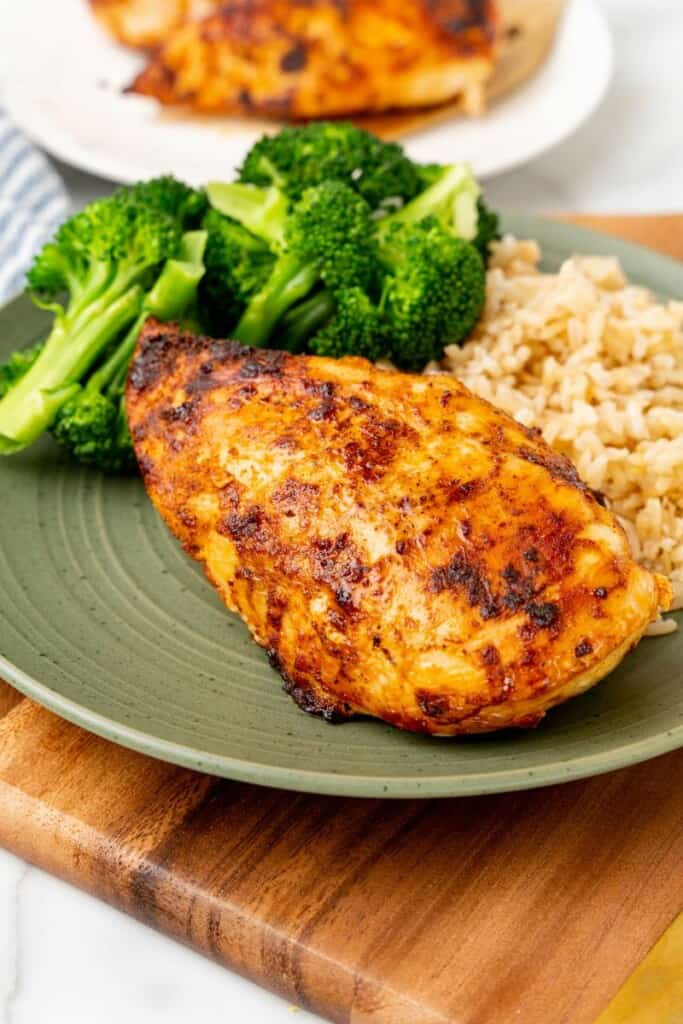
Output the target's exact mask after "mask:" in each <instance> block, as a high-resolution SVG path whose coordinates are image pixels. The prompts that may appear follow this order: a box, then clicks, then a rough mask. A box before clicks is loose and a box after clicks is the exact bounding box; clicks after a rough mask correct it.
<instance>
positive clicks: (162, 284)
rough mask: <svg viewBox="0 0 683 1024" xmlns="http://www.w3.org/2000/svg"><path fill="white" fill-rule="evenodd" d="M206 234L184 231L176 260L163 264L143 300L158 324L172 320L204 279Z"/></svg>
mask: <svg viewBox="0 0 683 1024" xmlns="http://www.w3.org/2000/svg"><path fill="white" fill-rule="evenodd" d="M207 238H208V232H206V231H186V232H185V234H184V235H183V237H182V240H181V243H180V253H179V257H178V258H177V259H171V260H167V261H166V263H165V265H164V268H163V270H162V271H161V274H160V275H159V277H158V278H157V280H156V282H155V283H154V285H153V287H152V288H151V290H150V292H149V293H148V295H147V298H146V299H145V309H146V311H147V313H148V314H151V315H152V316H156V317H158V319H159V320H176V319H177V318H178V317H180V316H182V315H183V314H184V313H185V312H186V310H187V308H188V306H190V304H191V303H192V302H193V301H194V299H195V297H196V295H197V286H198V284H199V282H200V281H201V279H202V277H203V275H204V249H205V248H206V240H207Z"/></svg>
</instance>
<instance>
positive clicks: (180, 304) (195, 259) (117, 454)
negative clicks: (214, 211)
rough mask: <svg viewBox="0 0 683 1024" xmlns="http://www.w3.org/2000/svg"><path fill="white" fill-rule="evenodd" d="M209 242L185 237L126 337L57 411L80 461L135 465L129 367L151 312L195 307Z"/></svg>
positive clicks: (57, 428)
mask: <svg viewBox="0 0 683 1024" xmlns="http://www.w3.org/2000/svg"><path fill="white" fill-rule="evenodd" d="M205 244H206V232H204V231H188V232H186V233H185V234H184V235H183V236H182V238H181V241H180V246H179V249H178V255H177V258H174V259H170V260H167V261H166V263H165V264H164V266H163V269H162V271H161V273H160V274H159V277H158V278H157V280H156V281H155V282H154V284H153V286H152V288H151V289H150V290H149V292H148V293H147V295H146V296H145V298H144V301H143V303H142V308H141V310H140V312H139V314H138V316H137V319H136V320H135V321H134V322H133V324H132V326H131V327H130V328H129V330H128V331H127V333H126V334H125V336H124V338H123V340H122V341H120V342H119V343H118V344H117V346H116V347H115V349H114V351H113V352H111V353H110V354H109V356H108V358H107V359H106V360H105V361H104V363H103V364H102V365H101V366H99V367H98V368H97V369H96V370H95V372H94V373H92V374H91V375H90V377H88V379H87V380H86V381H85V383H84V384H82V386H81V387H79V389H78V391H77V392H76V393H75V394H74V395H73V397H71V398H69V399H67V401H66V402H65V403H64V404H63V405H62V406H61V407H60V409H59V411H58V412H57V416H56V419H55V423H54V425H53V428H52V431H53V434H54V436H55V439H56V440H57V441H58V442H59V444H60V445H61V446H62V447H63V448H66V449H67V450H68V451H69V452H70V453H71V454H72V455H73V456H74V458H75V459H76V460H77V461H78V462H82V463H84V464H86V465H91V466H96V467H97V468H98V469H101V470H104V471H105V472H111V473H115V472H120V471H121V470H124V469H128V468H130V467H132V466H133V464H134V462H135V457H134V454H133V445H132V441H131V437H130V433H129V431H128V422H127V419H126V410H125V405H124V389H125V385H126V375H127V371H128V365H129V363H130V360H131V356H132V355H133V350H134V348H135V344H136V342H137V339H138V335H139V333H140V329H141V327H142V325H143V324H144V322H145V320H146V319H147V317H148V316H155V317H157V318H158V319H160V320H172V319H176V318H178V317H180V316H182V315H183V314H184V313H185V312H186V311H187V310H188V309H191V307H192V305H193V303H194V300H195V297H196V292H197V285H198V284H199V282H200V280H201V277H202V274H203V272H204V263H203V255H204V247H205Z"/></svg>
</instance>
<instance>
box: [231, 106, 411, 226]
mask: <svg viewBox="0 0 683 1024" xmlns="http://www.w3.org/2000/svg"><path fill="white" fill-rule="evenodd" d="M239 180H240V181H242V182H249V183H250V184H252V185H261V186H267V185H275V186H276V187H277V188H279V189H281V190H282V191H283V192H284V193H286V195H287V196H288V197H289V198H290V199H292V200H294V201H296V200H298V199H301V197H302V195H303V194H304V192H305V191H306V189H307V188H310V187H311V186H312V185H321V184H323V182H326V181H341V182H343V183H344V184H346V185H348V186H349V187H350V188H352V189H354V191H356V192H358V193H359V195H361V196H362V197H363V199H365V200H366V202H367V203H368V204H369V206H370V207H371V208H372V209H373V210H374V209H376V208H377V207H379V206H382V205H383V204H384V203H386V202H388V201H390V200H394V199H401V200H403V201H406V200H408V199H412V197H413V196H414V195H417V193H418V192H419V191H420V189H421V188H422V182H421V178H420V170H419V167H418V166H417V165H416V164H414V163H413V162H412V161H411V160H410V159H409V158H408V157H407V156H406V155H405V153H404V152H403V150H402V148H401V147H400V146H399V145H397V144H396V143H393V142H382V140H381V139H378V138H376V137H375V136H374V135H370V134H369V132H365V131H362V130H361V129H360V128H356V127H355V126H354V125H352V124H349V123H348V122H344V121H317V122H315V123H313V124H309V125H306V126H305V127H302V128H283V130H282V131H280V132H278V133H277V134H276V135H265V136H264V137H263V138H262V139H259V141H258V142H257V143H256V144H255V145H254V146H252V148H251V149H250V150H249V153H248V154H247V156H246V159H245V161H244V164H243V165H242V168H241V170H240V179H239Z"/></svg>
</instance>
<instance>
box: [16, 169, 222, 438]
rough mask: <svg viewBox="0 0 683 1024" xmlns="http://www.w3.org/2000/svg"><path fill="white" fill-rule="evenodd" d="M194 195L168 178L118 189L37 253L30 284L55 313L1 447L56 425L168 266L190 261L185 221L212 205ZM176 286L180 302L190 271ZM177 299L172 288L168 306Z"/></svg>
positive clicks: (20, 383) (22, 382) (21, 383)
mask: <svg viewBox="0 0 683 1024" xmlns="http://www.w3.org/2000/svg"><path fill="white" fill-rule="evenodd" d="M194 195H195V193H193V190H191V189H188V188H187V187H186V186H183V185H180V184H179V183H173V181H172V179H168V178H162V179H157V180H156V181H151V182H147V183H145V184H142V185H138V186H133V187H132V188H123V189H120V190H119V191H118V192H116V193H115V194H114V195H113V196H111V197H110V198H108V199H101V200H97V201H96V202H94V203H91V204H90V205H89V206H88V207H86V208H85V209H84V210H82V211H81V212H80V213H78V214H76V215H75V216H73V217H71V218H69V220H67V221H66V222H65V223H64V224H63V225H62V226H61V227H60V228H59V230H58V231H57V234H56V236H55V239H54V241H52V242H50V243H48V244H47V245H46V246H44V248H43V249H42V250H41V252H40V253H39V254H38V256H37V257H36V259H35V261H34V263H33V266H32V268H31V270H30V272H29V275H28V282H29V287H30V288H31V290H32V292H33V295H34V298H35V300H36V302H37V303H38V304H39V305H43V306H46V307H47V308H49V309H51V310H52V311H53V312H54V314H55V319H54V323H53V327H52V330H51V331H50V334H49V336H48V338H47V340H46V342H45V344H44V346H43V348H42V349H41V351H40V354H39V355H38V357H37V358H36V360H35V362H34V363H33V364H32V366H31V367H30V369H28V370H27V372H26V373H24V374H23V376H22V377H21V378H20V379H19V380H17V381H15V383H14V384H13V385H12V386H11V387H10V388H9V389H8V391H7V393H6V394H5V396H4V397H3V398H2V399H1V400H0V454H11V453H12V452H16V451H20V450H21V449H22V448H25V447H26V446H27V445H29V444H31V443H32V442H33V441H35V440H36V439H37V438H38V437H40V435H41V434H42V433H43V431H45V430H46V429H48V428H49V427H50V426H51V424H52V423H53V422H54V419H55V417H56V415H57V412H58V411H59V409H60V407H61V406H62V405H63V404H64V402H66V401H67V400H68V399H69V398H72V397H74V396H75V395H76V394H77V393H78V391H79V388H80V382H81V380H82V378H83V377H84V376H85V375H86V374H87V373H88V371H89V370H90V369H91V368H92V367H93V366H94V365H95V364H96V363H97V362H98V360H99V359H100V358H101V357H102V354H103V353H104V352H105V351H106V350H107V349H108V348H109V346H110V345H111V344H112V343H113V342H114V341H115V339H116V338H117V337H118V336H120V334H121V333H122V332H123V331H125V330H126V329H127V328H129V327H130V326H131V324H133V323H134V322H135V321H136V320H137V319H138V318H139V316H140V313H141V310H142V309H143V305H144V303H145V295H146V293H147V292H148V291H149V289H150V288H152V287H153V286H154V287H157V286H159V283H160V282H159V281H157V279H158V278H159V274H160V270H161V268H162V267H163V266H164V264H166V263H167V261H169V260H171V261H172V260H174V258H175V257H178V258H179V259H180V260H181V261H182V260H183V259H184V257H183V255H182V236H183V231H184V229H185V227H186V222H185V218H189V220H190V222H191V221H192V220H193V219H194V218H195V217H196V216H197V213H198V210H199V209H200V207H201V205H202V204H203V203H204V199H203V198H201V197H200V198H199V199H193V196H194ZM155 282H157V284H156V285H155ZM166 283H167V284H168V278H167V279H166ZM175 283H176V286H177V287H178V288H179V289H180V291H179V292H178V294H177V295H176V299H177V301H176V302H175V303H171V305H175V307H176V308H180V307H181V305H182V303H181V301H180V299H181V293H183V294H185V293H184V292H183V289H184V288H185V289H186V285H187V283H188V282H187V281H186V280H185V279H184V275H183V274H182V272H179V273H177V274H176V276H175ZM61 293H66V301H65V303H64V304H63V305H62V304H60V303H58V302H57V298H58V297H59V296H60V295H61ZM170 298H171V296H170V292H169V290H168V288H167V290H166V294H165V303H166V305H169V300H170ZM172 315H175V313H174V314H172Z"/></svg>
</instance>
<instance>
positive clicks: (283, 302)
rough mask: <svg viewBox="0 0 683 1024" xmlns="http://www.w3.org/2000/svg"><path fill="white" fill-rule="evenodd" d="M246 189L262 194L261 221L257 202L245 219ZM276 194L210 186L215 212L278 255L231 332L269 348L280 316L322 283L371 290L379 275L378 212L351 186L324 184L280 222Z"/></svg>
mask: <svg viewBox="0 0 683 1024" xmlns="http://www.w3.org/2000/svg"><path fill="white" fill-rule="evenodd" d="M247 188H248V189H250V190H251V192H250V195H251V196H253V197H255V196H256V195H257V193H258V192H261V193H262V195H263V203H264V219H263V221H259V217H258V215H257V213H256V212H255V206H254V204H253V203H251V202H250V203H249V206H248V210H247V214H246V217H245V204H244V190H245V189H247ZM276 191H277V190H276V189H275V186H269V187H268V188H266V189H259V188H258V187H257V186H253V185H252V186H245V185H230V184H210V185H209V186H208V194H209V199H210V201H211V203H212V204H213V206H214V207H216V208H217V209H218V210H220V211H221V213H223V214H225V215H226V216H229V217H232V218H234V219H235V220H239V221H241V222H242V223H244V226H245V227H248V228H249V230H250V231H252V232H253V233H254V234H257V235H259V236H260V237H261V238H263V240H264V241H266V242H268V243H269V244H270V245H271V246H272V247H273V248H274V250H275V251H276V252H277V253H278V255H277V259H276V260H275V263H274V265H273V268H272V271H271V273H270V275H269V276H268V278H267V280H266V281H265V283H264V284H263V286H262V288H261V289H260V290H259V291H258V292H256V294H255V295H253V296H252V298H251V300H250V301H249V303H248V305H247V307H246V309H245V311H244V313H243V315H242V317H241V318H240V320H239V323H238V324H237V326H236V327H235V329H234V331H233V332H232V334H233V337H235V338H237V339H238V341H242V342H244V343H245V344H247V345H257V346H259V345H265V344H266V343H267V342H268V340H269V338H270V336H271V334H272V332H273V330H274V328H275V325H276V324H277V322H278V321H279V320H280V318H281V317H282V316H283V315H284V314H285V313H286V312H287V310H288V309H289V308H290V307H291V306H292V305H293V304H295V303H296V302H298V301H300V300H301V299H303V298H305V297H306V296H307V295H309V294H310V293H311V292H312V291H313V290H314V289H315V288H316V286H317V285H318V284H319V283H320V282H322V283H323V284H325V285H327V287H328V288H330V289H331V290H332V291H333V292H334V291H335V290H337V289H340V288H346V287H352V286H359V287H366V286H367V284H368V283H369V281H370V278H371V276H372V274H373V272H374V270H375V255H374V248H373V237H374V232H373V221H372V211H371V210H370V207H369V206H368V204H367V203H366V202H365V200H364V199H362V198H361V196H359V195H357V194H356V193H355V192H354V191H353V190H352V189H351V188H349V186H348V185H344V184H342V183H341V182H338V181H326V182H324V183H323V184H322V185H316V186H314V187H312V188H309V189H307V190H306V191H305V192H304V194H303V196H302V198H301V199H300V200H299V202H298V203H296V204H295V206H294V207H293V209H292V210H291V211H290V212H289V213H287V212H286V211H285V210H283V211H282V213H281V219H280V221H279V222H278V221H277V220H276V219H275V218H274V216H273V213H272V211H273V209H274V208H275V207H276V203H275V201H274V198H273V195H274V193H275V192H276ZM279 194H280V195H283V193H279ZM279 239H282V242H280V241H279Z"/></svg>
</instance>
